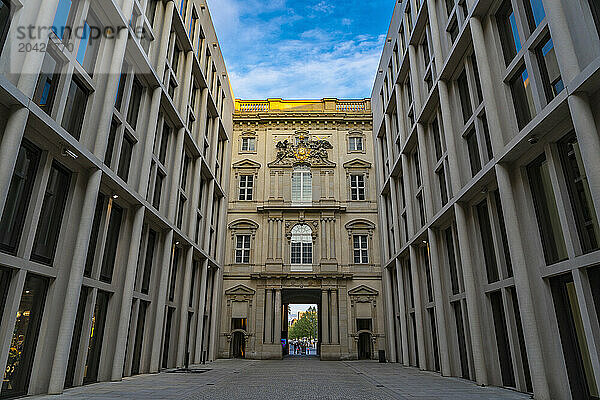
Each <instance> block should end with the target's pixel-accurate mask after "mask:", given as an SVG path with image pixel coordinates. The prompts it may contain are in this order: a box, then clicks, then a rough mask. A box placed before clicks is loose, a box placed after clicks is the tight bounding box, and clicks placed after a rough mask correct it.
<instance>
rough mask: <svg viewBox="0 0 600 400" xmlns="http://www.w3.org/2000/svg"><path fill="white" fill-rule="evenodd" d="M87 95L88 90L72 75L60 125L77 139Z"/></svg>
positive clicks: (79, 133) (79, 134)
mask: <svg viewBox="0 0 600 400" xmlns="http://www.w3.org/2000/svg"><path fill="white" fill-rule="evenodd" d="M88 95H89V93H88V90H87V89H86V88H85V86H83V83H82V82H81V81H80V80H79V78H77V76H76V75H73V79H72V80H71V86H70V87H69V95H68V97H67V105H66V106H65V114H64V116H63V120H62V127H63V128H65V130H66V131H67V132H69V133H70V134H71V136H73V137H74V138H75V139H77V140H79V137H80V136H81V127H82V126H83V118H84V116H85V109H86V106H87V100H88Z"/></svg>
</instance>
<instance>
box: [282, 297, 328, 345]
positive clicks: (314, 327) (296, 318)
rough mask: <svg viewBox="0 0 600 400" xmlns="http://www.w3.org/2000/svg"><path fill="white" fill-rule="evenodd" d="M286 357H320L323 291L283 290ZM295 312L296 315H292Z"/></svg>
mask: <svg viewBox="0 0 600 400" xmlns="http://www.w3.org/2000/svg"><path fill="white" fill-rule="evenodd" d="M281 297H282V306H283V310H282V317H283V318H284V321H283V322H284V323H283V324H282V325H281V326H282V327H283V331H282V332H281V338H282V347H283V356H284V357H285V356H293V357H296V356H319V355H320V344H321V340H320V338H321V318H320V309H321V291H320V290H314V289H283V290H282V296H281ZM290 312H292V315H290Z"/></svg>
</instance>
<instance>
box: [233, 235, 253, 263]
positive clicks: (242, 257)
mask: <svg viewBox="0 0 600 400" xmlns="http://www.w3.org/2000/svg"><path fill="white" fill-rule="evenodd" d="M235 240H236V242H235V263H236V264H249V263H250V235H237V236H236V237H235Z"/></svg>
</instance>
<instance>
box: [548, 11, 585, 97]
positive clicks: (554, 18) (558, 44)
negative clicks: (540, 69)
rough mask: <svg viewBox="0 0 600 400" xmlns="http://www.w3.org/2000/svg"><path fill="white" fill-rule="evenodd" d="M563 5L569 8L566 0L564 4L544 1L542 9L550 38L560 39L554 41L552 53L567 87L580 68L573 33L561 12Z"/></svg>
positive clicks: (563, 13)
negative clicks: (554, 54)
mask: <svg viewBox="0 0 600 400" xmlns="http://www.w3.org/2000/svg"><path fill="white" fill-rule="evenodd" d="M563 3H564V4H568V5H569V6H571V4H570V1H568V0H567V1H566V2H565V1H564V0H563V1H559V0H545V1H544V9H545V11H546V20H547V21H548V27H549V28H550V34H551V35H552V38H560V40H557V39H555V40H554V41H553V43H554V51H555V52H556V59H557V60H558V65H559V66H560V74H561V76H562V78H563V82H565V86H567V84H568V83H570V82H571V81H572V80H573V79H575V77H577V75H579V73H580V72H581V68H580V67H579V62H578V58H577V52H576V51H575V46H574V45H573V34H572V32H573V31H572V29H570V28H569V22H568V21H567V16H566V15H565V12H564V10H563Z"/></svg>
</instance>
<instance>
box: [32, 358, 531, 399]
mask: <svg viewBox="0 0 600 400" xmlns="http://www.w3.org/2000/svg"><path fill="white" fill-rule="evenodd" d="M206 367H207V368H210V369H211V370H210V371H208V372H205V373H201V374H198V373H195V374H183V373H160V374H156V375H142V376H136V377H133V378H126V379H124V380H123V381H122V382H107V383H97V384H93V385H89V386H84V387H79V388H74V389H70V390H67V391H65V393H64V394H63V395H62V396H38V397H34V399H36V400H41V399H44V400H57V399H91V400H108V399H131V400H150V399H165V400H166V399H190V400H195V399H211V400H221V399H228V400H231V399H232V400H235V399H248V400H253V399H260V400H265V399H266V400H280V399H294V400H304V399H336V400H338V399H339V400H348V399H365V400H379V399H386V400H387V399H407V400H409V399H410V400H505V399H529V398H530V396H527V395H523V394H520V393H516V392H513V391H510V390H505V389H500V388H494V387H478V386H476V385H475V384H473V383H471V382H468V381H465V380H460V379H454V378H442V377H440V376H439V375H436V374H433V373H429V372H421V371H419V370H417V369H414V368H405V367H402V366H400V365H398V364H379V363H377V362H362V361H358V362H325V361H319V360H318V359H317V358H313V357H305V358H299V357H295V358H287V359H285V360H283V361H252V360H219V361H217V362H215V363H212V364H207V365H206Z"/></svg>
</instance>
